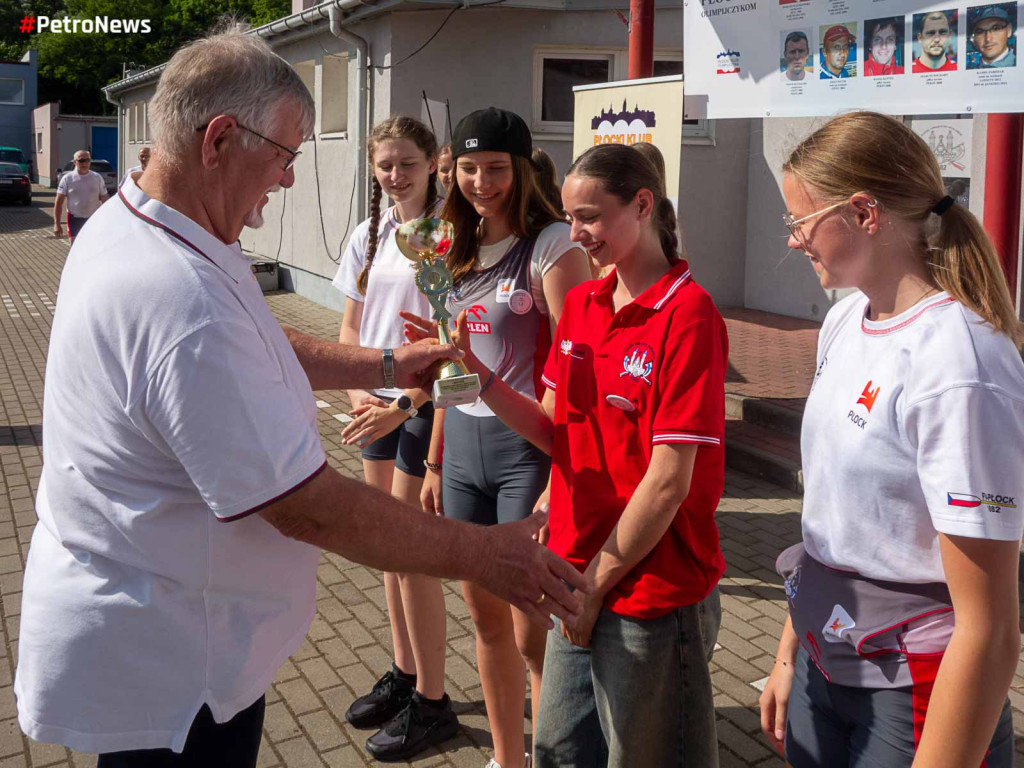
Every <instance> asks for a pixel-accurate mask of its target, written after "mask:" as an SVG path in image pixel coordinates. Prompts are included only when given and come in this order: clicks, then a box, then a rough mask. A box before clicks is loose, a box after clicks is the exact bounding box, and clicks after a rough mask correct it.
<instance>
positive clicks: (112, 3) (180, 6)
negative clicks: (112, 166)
mask: <svg viewBox="0 0 1024 768" xmlns="http://www.w3.org/2000/svg"><path fill="white" fill-rule="evenodd" d="M289 10H290V3H289V0H169V1H163V0H63V2H57V3H54V2H43V1H42V0H0V58H7V59H17V58H20V57H21V55H22V54H23V53H24V51H25V50H26V49H27V48H29V47H30V46H31V47H33V48H36V49H37V51H38V57H39V103H40V104H43V103H46V102H49V101H60V102H61V110H62V111H63V112H64V113H66V114H74V113H80V114H104V113H105V114H110V113H112V112H113V106H112V105H111V104H109V103H108V102H107V101H106V99H105V98H104V96H103V92H102V90H101V89H102V87H103V86H105V85H109V84H110V83H112V82H116V81H117V80H119V79H121V77H122V75H123V68H124V65H125V64H128V63H131V64H134V65H135V66H136V67H137V68H148V67H153V66H156V65H158V64H161V63H163V62H165V61H167V59H169V58H170V57H171V55H173V53H174V51H176V50H177V49H178V48H179V47H180V46H181V45H183V44H184V43H187V42H189V41H190V40H194V39H196V38H198V37H201V36H202V35H204V34H206V32H207V31H209V29H210V28H211V27H212V26H214V25H215V24H216V23H217V21H218V20H219V19H221V18H222V17H223V16H225V15H232V16H235V17H236V18H239V19H240V20H248V21H249V23H251V24H253V25H254V26H258V25H260V24H266V23H267V22H270V21H273V20H274V19H277V18H281V17H282V16H286V15H288V12H289ZM29 13H34V14H35V15H37V16H38V15H40V14H42V15H46V16H50V17H52V18H56V17H62V16H67V17H68V18H79V19H92V18H94V17H96V16H107V17H109V18H112V19H149V20H150V26H151V31H150V32H149V33H148V34H142V33H139V34H113V33H110V34H104V33H90V34H85V33H83V32H78V33H59V34H54V33H52V32H44V33H42V34H33V35H31V36H29V35H24V34H19V33H18V23H19V21H20V19H21V18H22V17H23V16H24V15H27V14H29Z"/></svg>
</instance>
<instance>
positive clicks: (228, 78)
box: [149, 29, 316, 163]
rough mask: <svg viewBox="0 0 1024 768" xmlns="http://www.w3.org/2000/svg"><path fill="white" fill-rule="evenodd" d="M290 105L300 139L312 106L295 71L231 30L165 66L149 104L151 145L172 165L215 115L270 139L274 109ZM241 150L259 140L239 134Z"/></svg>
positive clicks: (257, 41) (258, 41)
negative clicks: (153, 137) (235, 122)
mask: <svg viewBox="0 0 1024 768" xmlns="http://www.w3.org/2000/svg"><path fill="white" fill-rule="evenodd" d="M288 101H291V102H292V103H294V105H295V109H296V111H297V113H298V117H299V124H300V125H299V127H300V129H301V130H302V135H303V136H308V135H310V134H311V133H312V131H313V122H314V117H315V114H316V108H315V106H314V104H313V97H312V96H310V95H309V91H308V90H307V89H306V86H305V85H304V84H303V82H302V79H301V78H300V77H299V75H298V73H297V72H296V71H295V70H294V69H292V67H291V65H290V64H288V62H286V61H285V60H284V59H282V58H281V57H280V56H278V55H277V54H276V53H274V51H273V50H272V49H271V48H270V46H269V45H267V43H266V42H265V41H264V40H263V39H262V38H260V37H258V36H256V35H251V34H243V33H242V32H240V31H238V30H237V29H236V30H231V31H227V32H222V33H220V34H215V35H211V36H209V37H206V38H203V39H201V40H196V41H194V42H192V43H189V44H188V45H186V46H184V47H182V48H181V49H180V50H179V51H178V52H177V53H175V54H174V56H173V57H172V58H171V60H170V62H168V64H167V68H166V69H164V71H163V73H162V74H161V76H160V82H159V83H158V84H157V87H156V95H154V96H153V100H152V102H151V103H150V105H149V119H150V122H151V124H152V127H153V132H154V134H155V140H154V144H155V145H156V147H157V148H158V149H159V150H160V154H161V156H163V157H164V158H165V159H167V160H170V161H171V162H172V163H173V162H178V161H180V160H181V159H183V158H184V156H185V154H186V153H187V151H188V147H189V146H190V145H191V143H192V142H193V141H194V140H195V137H196V129H197V128H198V127H199V126H201V125H206V124H207V123H208V122H209V121H210V120H212V119H213V118H215V117H217V115H230V116H232V117H234V118H235V119H236V120H238V122H239V123H241V124H242V125H244V126H246V127H248V128H250V129H252V130H254V131H256V132H257V133H262V134H263V135H264V136H268V135H271V134H272V133H273V132H274V129H275V128H276V127H277V126H275V125H274V123H275V120H276V116H277V109H278V107H279V106H280V105H281V104H282V103H287V102H288ZM239 140H240V143H241V146H242V148H243V149H245V150H248V151H252V150H254V149H256V148H257V147H258V146H259V145H260V143H261V141H262V140H261V139H260V138H258V137H257V136H254V135H252V134H250V133H249V132H248V131H241V132H240V137H239Z"/></svg>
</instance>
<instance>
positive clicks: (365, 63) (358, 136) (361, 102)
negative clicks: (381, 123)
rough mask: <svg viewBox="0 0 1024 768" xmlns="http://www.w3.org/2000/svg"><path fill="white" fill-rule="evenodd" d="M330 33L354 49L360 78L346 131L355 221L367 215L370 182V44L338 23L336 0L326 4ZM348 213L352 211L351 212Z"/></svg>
mask: <svg viewBox="0 0 1024 768" xmlns="http://www.w3.org/2000/svg"><path fill="white" fill-rule="evenodd" d="M327 16H328V18H329V19H330V24H331V26H330V29H331V34H332V35H334V36H335V37H336V38H338V39H339V40H341V41H342V42H345V43H348V44H349V45H351V46H352V47H354V48H355V49H356V69H357V71H358V75H357V80H358V82H359V93H358V106H357V107H356V120H355V130H354V131H351V130H350V131H349V137H350V139H352V140H353V143H354V145H355V149H356V157H355V162H356V181H355V183H356V191H357V195H356V221H362V220H363V219H365V218H366V199H367V193H368V186H369V177H368V175H367V174H368V171H369V164H368V162H367V158H366V140H367V136H368V135H369V130H370V126H369V108H368V105H369V100H370V86H371V80H370V77H371V72H370V45H369V43H367V42H366V40H365V39H364V38H362V37H360V36H359V35H357V34H355V33H354V32H350V31H349V30H347V29H345V28H344V27H342V26H341V11H340V9H339V8H338V5H337V4H336V3H331V4H330V5H329V6H328V7H327ZM350 215H351V214H350Z"/></svg>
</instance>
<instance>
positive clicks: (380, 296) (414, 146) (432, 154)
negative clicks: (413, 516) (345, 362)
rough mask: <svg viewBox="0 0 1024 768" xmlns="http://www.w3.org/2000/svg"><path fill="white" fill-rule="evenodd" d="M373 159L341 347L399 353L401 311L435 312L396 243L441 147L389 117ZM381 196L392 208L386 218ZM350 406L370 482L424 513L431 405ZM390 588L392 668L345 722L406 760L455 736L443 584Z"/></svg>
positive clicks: (433, 201)
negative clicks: (447, 688) (370, 731)
mask: <svg viewBox="0 0 1024 768" xmlns="http://www.w3.org/2000/svg"><path fill="white" fill-rule="evenodd" d="M367 148H368V151H369V155H370V162H371V164H372V167H373V197H372V199H371V203H370V211H371V214H370V218H369V219H368V220H366V221H364V222H363V223H362V224H360V225H359V226H358V227H357V228H356V231H355V232H354V233H353V235H352V237H351V238H350V239H349V242H348V247H347V248H346V249H345V254H344V256H343V260H342V263H341V266H340V268H339V269H338V274H337V277H335V279H334V285H335V287H336V288H338V290H340V291H341V292H342V293H344V294H345V297H346V298H345V315H344V319H343V320H342V326H341V334H340V341H341V342H342V343H343V344H359V345H362V346H364V347H374V348H381V349H387V348H393V347H398V346H401V344H402V343H403V334H402V321H401V319H400V318H399V315H398V313H399V312H400V311H402V310H406V311H415V312H418V313H421V314H428V313H429V312H430V305H429V303H428V302H427V299H426V297H425V296H424V295H423V294H422V293H420V291H419V290H418V289H417V288H416V285H415V283H414V282H413V277H414V265H413V263H412V262H411V261H409V260H408V259H406V258H405V257H404V256H403V255H402V254H401V252H400V251H399V250H398V246H397V243H396V242H395V232H396V230H397V229H398V227H399V226H400V225H401V224H402V223H403V222H406V221H410V220H412V219H418V218H421V217H424V216H431V215H433V214H434V212H435V210H436V208H437V191H436V190H437V185H436V182H437V142H436V140H435V139H434V135H433V133H432V132H431V130H430V129H429V128H427V127H426V126H425V125H423V123H421V122H420V121H418V120H415V119H413V118H410V117H392V118H389V119H387V120H385V121H384V122H382V123H380V124H379V125H377V126H376V127H375V128H374V129H373V131H372V132H371V133H370V137H369V140H368V142H367ZM385 193H386V194H387V195H388V197H389V198H391V200H393V201H394V203H395V205H394V206H393V207H391V208H388V209H387V210H385V211H381V210H380V203H381V197H382V196H383V194H385ZM348 396H349V400H350V401H351V402H352V408H353V410H352V415H353V416H354V420H353V421H352V423H351V424H349V425H348V426H347V427H346V428H345V430H344V432H343V433H342V436H343V439H344V441H345V443H346V444H359V445H361V446H362V449H363V451H362V453H363V471H364V474H365V477H366V482H367V483H369V484H370V485H372V486H374V487H377V488H380V489H382V490H385V491H388V492H390V493H391V494H393V495H394V496H395V497H396V498H399V499H401V500H403V501H405V502H407V503H409V504H411V505H413V506H415V507H419V506H420V502H419V495H420V487H421V485H422V482H423V475H424V472H425V468H424V466H423V461H424V459H425V458H426V457H427V448H428V446H429V443H430V428H431V423H432V420H433V409H432V407H431V403H430V396H429V394H427V393H426V392H424V391H422V390H409V391H406V392H403V391H401V390H398V389H377V390H374V391H372V392H368V391H365V390H350V391H349V393H348ZM384 589H385V594H386V597H387V603H388V614H389V617H390V620H391V636H392V640H393V642H394V648H395V661H394V665H393V668H392V670H391V671H390V672H387V673H386V674H385V675H384V676H383V677H382V678H381V679H380V680H378V681H377V683H376V684H375V685H374V686H373V690H372V691H370V692H369V693H367V694H365V695H364V696H360V697H359V698H358V699H356V701H355V702H353V704H352V706H351V707H349V709H348V711H347V712H346V713H345V717H346V718H347V719H348V720H349V722H351V723H352V724H353V725H355V726H357V727H376V726H383V727H381V729H380V730H379V731H378V732H377V733H375V734H374V735H373V736H371V737H370V738H369V740H368V741H367V743H366V748H367V750H368V751H369V752H370V753H371V754H372V755H373V756H374V757H377V758H380V759H385V760H404V759H408V758H410V757H412V756H413V755H416V754H418V753H420V752H421V751H423V750H424V749H426V748H427V747H429V746H431V745H432V744H437V743H440V742H441V741H445V740H446V739H449V738H451V737H452V736H454V735H455V733H456V732H457V731H458V720H457V718H456V716H455V713H454V712H453V711H452V707H451V702H450V700H449V698H448V695H447V694H446V693H445V692H444V669H445V640H446V615H445V604H444V596H443V594H442V591H441V582H440V581H438V580H437V579H435V578H431V577H427V576H420V575H411V574H401V575H399V574H394V573H386V574H385V575H384Z"/></svg>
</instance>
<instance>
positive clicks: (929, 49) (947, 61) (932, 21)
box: [911, 8, 957, 74]
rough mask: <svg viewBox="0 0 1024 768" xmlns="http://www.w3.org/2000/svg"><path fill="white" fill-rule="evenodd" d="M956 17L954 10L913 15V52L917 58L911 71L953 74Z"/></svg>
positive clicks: (954, 66)
mask: <svg viewBox="0 0 1024 768" xmlns="http://www.w3.org/2000/svg"><path fill="white" fill-rule="evenodd" d="M956 14H957V11H956V9H955V8H954V9H953V10H951V11H932V12H931V13H919V14H915V15H914V31H915V37H914V40H915V42H914V52H915V54H917V55H916V56H915V57H914V63H913V65H912V67H911V71H912V72H914V73H915V74H921V73H924V74H927V73H929V72H955V71H956V69H957V66H956Z"/></svg>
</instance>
